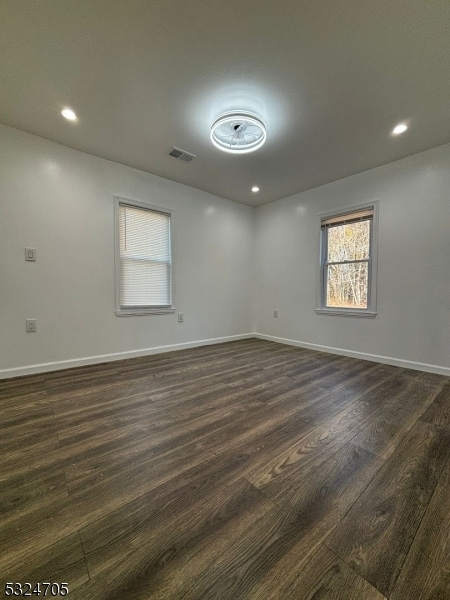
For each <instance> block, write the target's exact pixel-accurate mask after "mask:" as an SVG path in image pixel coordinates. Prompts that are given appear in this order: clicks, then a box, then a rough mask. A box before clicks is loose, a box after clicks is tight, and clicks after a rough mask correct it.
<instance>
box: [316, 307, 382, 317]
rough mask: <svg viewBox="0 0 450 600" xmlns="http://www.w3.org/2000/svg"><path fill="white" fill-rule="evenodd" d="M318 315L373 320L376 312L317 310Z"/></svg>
mask: <svg viewBox="0 0 450 600" xmlns="http://www.w3.org/2000/svg"><path fill="white" fill-rule="evenodd" d="M315 312H316V315H329V316H331V317H359V318H366V319H373V318H374V317H376V316H377V313H376V312H373V311H370V310H357V309H356V310H354V309H352V308H316V309H315Z"/></svg>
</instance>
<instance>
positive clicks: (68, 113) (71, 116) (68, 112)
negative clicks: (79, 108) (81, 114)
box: [61, 108, 78, 121]
mask: <svg viewBox="0 0 450 600" xmlns="http://www.w3.org/2000/svg"><path fill="white" fill-rule="evenodd" d="M61 114H62V116H63V117H64V118H65V119H67V120H68V121H77V120H78V117H77V115H76V114H75V113H74V112H73V110H72V109H71V108H63V109H62V111H61Z"/></svg>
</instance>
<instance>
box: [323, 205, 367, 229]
mask: <svg viewBox="0 0 450 600" xmlns="http://www.w3.org/2000/svg"><path fill="white" fill-rule="evenodd" d="M371 219H373V206H371V207H369V208H364V209H363V210H357V211H355V212H350V213H345V214H343V215H334V216H333V217H325V218H324V219H322V220H321V222H320V223H321V228H322V229H326V228H327V227H336V226H338V225H348V224H350V223H357V222H359V221H368V220H371Z"/></svg>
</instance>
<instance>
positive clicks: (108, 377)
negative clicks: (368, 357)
mask: <svg viewBox="0 0 450 600" xmlns="http://www.w3.org/2000/svg"><path fill="white" fill-rule="evenodd" d="M0 406H1V410H0V432H1V439H0V451H1V454H0V456H1V459H0V460H1V471H0V480H1V490H0V511H1V515H2V519H1V535H0V576H1V591H2V593H4V586H5V583H6V582H29V583H31V584H33V585H34V584H35V583H36V582H67V584H68V587H69V597H70V598H71V599H72V600H76V599H80V600H81V599H82V600H115V599H117V600H119V599H120V600H128V599H130V600H131V599H133V600H139V599H141V600H142V599H146V598H152V599H160V600H162V599H186V600H188V599H189V600H196V599H199V598H220V599H224V600H225V599H229V600H238V599H241V598H242V599H244V598H245V599H249V600H257V599H258V600H267V599H273V600H275V599H283V600H291V599H292V600H341V599H342V600H382V599H383V598H388V599H392V600H449V599H450V459H449V455H450V379H449V378H446V377H443V376H439V375H433V374H429V373H422V372H419V371H411V370H406V369H402V368H398V367H391V366H387V365H382V364H377V363H371V362H366V361H361V360H356V359H352V358H346V357H343V356H336V355H331V354H323V353H317V352H312V351H309V350H305V349H301V348H295V347H290V346H283V345H280V344H275V343H272V342H266V341H262V340H256V339H252V340H243V341H239V342H231V343H227V344H220V345H215V346H206V347H201V348H195V349H191V350H185V351H180V352H171V353H167V354H159V355H155V356H151V357H145V358H139V359H132V360H128V361H120V362H114V363H108V364H104V365H97V366H92V367H86V368H80V369H72V370H67V371H60V372H55V373H49V374H45V375H42V376H32V377H24V378H21V379H15V380H7V381H3V382H0Z"/></svg>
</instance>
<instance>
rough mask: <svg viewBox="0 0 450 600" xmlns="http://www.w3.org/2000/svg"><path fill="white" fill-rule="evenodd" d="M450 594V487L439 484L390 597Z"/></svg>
mask: <svg viewBox="0 0 450 600" xmlns="http://www.w3.org/2000/svg"><path fill="white" fill-rule="evenodd" d="M404 598H408V600H445V599H447V598H450V489H449V488H446V487H444V486H441V485H437V487H436V490H435V492H434V494H433V498H432V499H431V502H430V504H429V506H428V509H427V512H426V514H425V516H424V518H423V520H422V522H421V524H420V527H419V530H418V532H417V535H416V537H415V539H414V542H413V544H412V546H411V549H410V551H409V553H408V556H407V558H406V561H405V564H404V566H403V569H402V571H401V573H400V576H399V578H398V579H397V582H396V584H395V587H394V589H393V592H392V594H391V596H390V600H404Z"/></svg>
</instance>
